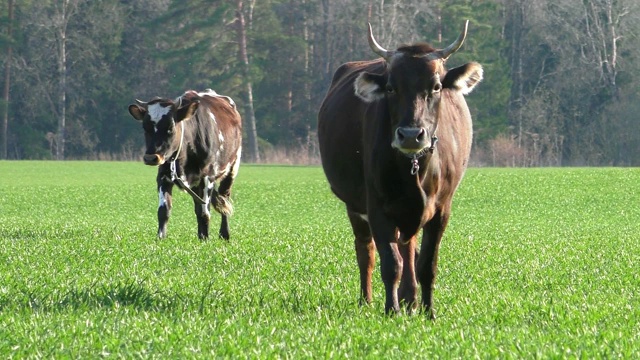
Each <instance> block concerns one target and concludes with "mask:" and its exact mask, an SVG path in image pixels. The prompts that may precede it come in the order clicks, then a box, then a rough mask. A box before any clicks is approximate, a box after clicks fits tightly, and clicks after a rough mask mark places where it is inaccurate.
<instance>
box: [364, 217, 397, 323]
mask: <svg viewBox="0 0 640 360" xmlns="http://www.w3.org/2000/svg"><path fill="white" fill-rule="evenodd" d="M372 210H373V211H372ZM369 224H370V225H371V231H372V233H373V239H374V241H375V244H376V248H377V249H378V255H380V275H381V277H382V282H383V283H384V291H385V297H386V300H385V305H384V311H385V313H387V314H395V313H399V312H400V305H399V303H398V285H399V284H400V277H401V276H402V257H401V256H400V251H399V250H398V243H397V241H396V227H395V225H394V224H393V223H392V222H391V220H390V219H389V218H387V217H386V216H385V215H384V214H382V213H380V212H379V211H378V210H377V209H370V210H369Z"/></svg>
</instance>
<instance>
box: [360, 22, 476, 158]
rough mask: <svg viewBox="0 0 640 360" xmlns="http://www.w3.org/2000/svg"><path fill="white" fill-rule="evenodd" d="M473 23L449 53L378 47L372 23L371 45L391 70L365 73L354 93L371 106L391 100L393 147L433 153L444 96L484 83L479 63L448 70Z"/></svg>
mask: <svg viewBox="0 0 640 360" xmlns="http://www.w3.org/2000/svg"><path fill="white" fill-rule="evenodd" d="M468 23H469V22H468V21H467V22H465V25H464V29H463V31H462V33H461V34H460V36H458V39H456V41H454V42H453V43H452V44H451V45H449V46H447V47H446V48H444V49H441V50H436V49H434V48H432V47H431V46H429V45H428V44H425V43H418V44H415V45H409V46H401V47H400V48H398V49H397V50H395V51H388V50H385V49H384V48H382V47H381V46H380V45H379V44H378V42H377V41H376V40H375V39H374V37H373V31H372V29H371V25H370V24H369V46H370V47H371V49H372V50H373V52H374V53H376V54H378V55H380V56H382V57H383V58H384V59H385V62H386V68H385V71H384V72H383V73H382V74H373V73H367V72H365V73H362V74H360V75H359V76H358V78H357V79H356V81H355V93H356V95H357V96H358V97H359V98H360V99H362V100H363V101H365V102H368V103H371V102H375V101H380V100H383V99H384V100H386V105H387V108H388V112H389V116H390V118H391V119H390V120H391V126H392V128H391V131H392V132H393V134H392V139H393V140H392V143H391V146H392V147H394V148H395V149H397V150H398V151H400V152H402V153H403V154H405V155H407V156H409V157H416V156H421V155H423V154H425V153H426V152H427V151H429V150H433V147H434V145H435V141H436V140H437V137H436V134H435V132H436V127H437V126H438V118H439V117H440V116H441V106H440V104H441V98H442V97H443V92H444V91H455V92H460V93H462V94H464V95H466V94H468V93H469V92H471V90H473V88H474V87H475V86H476V85H477V84H478V83H479V82H480V81H481V80H482V66H480V64H478V63H474V62H472V63H468V64H465V65H462V66H460V67H457V68H454V69H451V70H447V69H446V68H445V62H446V60H447V59H448V58H449V56H451V55H452V54H453V53H454V52H456V51H457V50H458V49H459V48H460V47H461V46H462V43H463V42H464V39H465V37H466V35H467V26H468Z"/></svg>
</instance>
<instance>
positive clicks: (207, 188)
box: [193, 176, 214, 239]
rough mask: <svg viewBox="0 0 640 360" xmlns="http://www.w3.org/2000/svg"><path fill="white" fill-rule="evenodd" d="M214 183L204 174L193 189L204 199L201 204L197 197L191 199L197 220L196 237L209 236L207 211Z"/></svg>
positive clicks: (204, 237) (209, 216)
mask: <svg viewBox="0 0 640 360" xmlns="http://www.w3.org/2000/svg"><path fill="white" fill-rule="evenodd" d="M213 185H214V183H213V182H211V181H209V177H207V176H205V177H204V178H203V179H202V181H200V183H199V184H198V186H197V187H196V189H195V193H196V194H197V195H198V196H199V197H200V198H201V199H202V200H203V201H204V204H202V203H201V202H200V201H198V200H197V199H195V198H194V199H193V204H194V209H195V213H196V218H197V220H198V238H200V239H207V238H209V220H210V219H211V212H210V211H209V208H210V205H211V196H210V194H211V190H212V189H213Z"/></svg>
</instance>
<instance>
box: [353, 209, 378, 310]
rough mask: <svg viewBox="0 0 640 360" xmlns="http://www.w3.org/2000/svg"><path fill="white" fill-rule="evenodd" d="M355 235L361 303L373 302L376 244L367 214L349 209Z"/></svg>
mask: <svg viewBox="0 0 640 360" xmlns="http://www.w3.org/2000/svg"><path fill="white" fill-rule="evenodd" d="M347 215H348V216H349V221H350V222H351V227H352V228H353V235H354V236H355V248H356V258H357V260H358V269H359V270H360V295H361V297H360V304H361V305H363V304H370V303H371V298H372V294H371V276H372V274H373V267H374V266H375V260H376V245H375V244H374V242H373V237H372V236H371V229H370V228H369V222H368V221H367V220H366V215H363V214H359V213H356V212H353V211H351V210H347Z"/></svg>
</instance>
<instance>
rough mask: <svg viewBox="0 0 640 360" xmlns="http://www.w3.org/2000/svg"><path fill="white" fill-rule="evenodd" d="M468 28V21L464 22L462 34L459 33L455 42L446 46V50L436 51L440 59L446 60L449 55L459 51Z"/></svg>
mask: <svg viewBox="0 0 640 360" xmlns="http://www.w3.org/2000/svg"><path fill="white" fill-rule="evenodd" d="M468 27H469V20H466V21H465V22H464V27H463V28H462V32H461V33H460V35H459V36H458V38H457V39H456V41H454V42H453V43H452V44H451V45H449V46H447V47H446V48H444V49H442V50H440V51H438V54H439V55H440V58H441V59H442V60H447V59H448V58H449V56H451V54H453V53H454V52H456V51H458V49H460V47H461V46H462V44H463V43H464V39H465V38H466V37H467V28H468Z"/></svg>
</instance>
